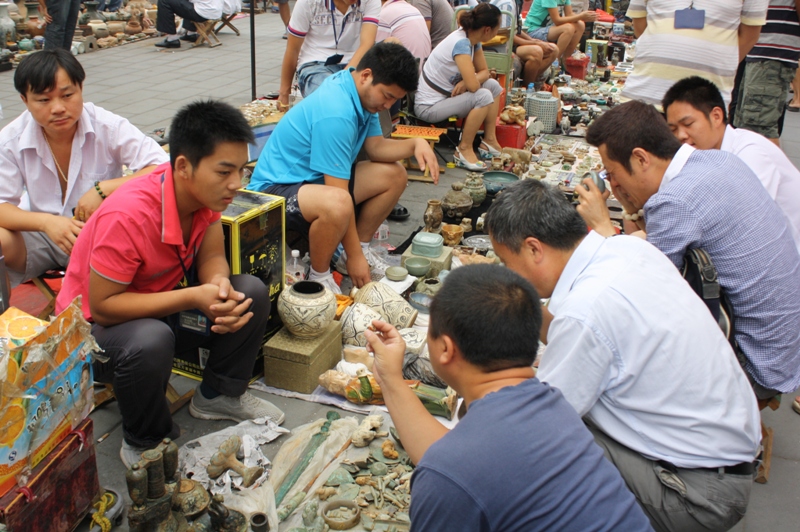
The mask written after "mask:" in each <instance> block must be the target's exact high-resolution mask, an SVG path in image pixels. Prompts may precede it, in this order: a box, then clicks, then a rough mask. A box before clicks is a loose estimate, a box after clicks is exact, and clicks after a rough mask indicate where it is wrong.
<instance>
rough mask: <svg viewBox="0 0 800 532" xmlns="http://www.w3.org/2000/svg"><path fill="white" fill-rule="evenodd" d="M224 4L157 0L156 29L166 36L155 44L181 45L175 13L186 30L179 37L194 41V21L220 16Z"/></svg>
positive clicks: (214, 0) (219, 0) (202, 0)
mask: <svg viewBox="0 0 800 532" xmlns="http://www.w3.org/2000/svg"><path fill="white" fill-rule="evenodd" d="M224 4H225V2H224V0H158V16H157V17H156V29H157V30H158V31H160V32H161V33H164V34H166V38H165V39H164V40H163V41H161V42H157V43H156V44H155V45H156V46H157V47H159V48H180V47H181V41H180V40H179V38H178V30H177V28H176V26H175V15H177V16H179V17H181V18H182V19H183V29H185V30H186V35H184V36H183V37H180V39H183V40H184V41H190V42H194V41H196V40H197V32H196V31H195V26H194V23H195V22H207V21H209V20H217V19H219V18H221V17H222V13H223V5H224ZM238 4H239V5H238V9H236V11H239V10H240V9H241V2H239V3H238ZM227 12H230V11H227Z"/></svg>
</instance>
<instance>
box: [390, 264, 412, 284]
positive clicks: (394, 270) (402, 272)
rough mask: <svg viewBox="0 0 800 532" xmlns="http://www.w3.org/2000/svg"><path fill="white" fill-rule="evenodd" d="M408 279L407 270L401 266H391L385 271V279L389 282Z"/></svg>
mask: <svg viewBox="0 0 800 532" xmlns="http://www.w3.org/2000/svg"><path fill="white" fill-rule="evenodd" d="M406 277H408V270H406V269H405V268H403V267H401V266H392V267H391V268H387V269H386V278H387V279H389V280H390V281H404V280H405V278H406Z"/></svg>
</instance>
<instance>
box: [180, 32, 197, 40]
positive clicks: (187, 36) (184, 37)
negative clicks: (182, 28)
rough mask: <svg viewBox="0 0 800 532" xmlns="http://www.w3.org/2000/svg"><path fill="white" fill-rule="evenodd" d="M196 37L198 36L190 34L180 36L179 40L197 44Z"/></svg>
mask: <svg viewBox="0 0 800 532" xmlns="http://www.w3.org/2000/svg"><path fill="white" fill-rule="evenodd" d="M198 37H199V35H198V34H197V33H191V34H190V33H187V34H186V35H181V40H182V41H188V42H197V38H198Z"/></svg>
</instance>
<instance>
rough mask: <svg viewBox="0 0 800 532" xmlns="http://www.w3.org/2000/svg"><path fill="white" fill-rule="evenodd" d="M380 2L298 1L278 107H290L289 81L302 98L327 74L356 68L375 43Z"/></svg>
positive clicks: (348, 0)
mask: <svg viewBox="0 0 800 532" xmlns="http://www.w3.org/2000/svg"><path fill="white" fill-rule="evenodd" d="M380 13H381V1H380V0H297V3H296V4H295V5H294V11H292V18H291V20H290V21H289V27H288V28H287V29H288V31H289V37H288V40H287V43H286V52H284V55H283V64H282V65H281V85H280V89H279V96H278V107H279V108H285V107H287V106H288V105H289V94H290V93H291V91H292V81H293V80H294V77H295V74H297V84H298V85H299V86H300V93H301V94H302V95H303V97H304V98H305V97H307V96H308V95H309V94H311V93H312V92H314V91H315V90H317V88H318V87H319V86H320V85H321V84H322V82H323V81H325V79H326V78H327V77H328V76H330V75H331V74H335V73H337V72H339V71H340V70H344V69H345V68H348V67H354V68H355V67H356V66H357V65H358V62H359V61H361V58H362V57H363V56H364V53H365V52H366V51H367V50H369V49H370V48H371V47H372V45H373V44H375V35H376V33H377V32H378V19H379V18H380Z"/></svg>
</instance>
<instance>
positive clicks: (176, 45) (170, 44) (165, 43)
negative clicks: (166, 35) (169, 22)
mask: <svg viewBox="0 0 800 532" xmlns="http://www.w3.org/2000/svg"><path fill="white" fill-rule="evenodd" d="M156 46H157V47H159V48H180V47H181V41H179V40H177V39H176V40H174V41H168V40H167V39H164V40H163V41H161V42H157V43H156Z"/></svg>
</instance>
